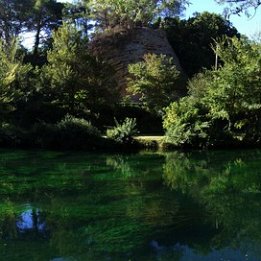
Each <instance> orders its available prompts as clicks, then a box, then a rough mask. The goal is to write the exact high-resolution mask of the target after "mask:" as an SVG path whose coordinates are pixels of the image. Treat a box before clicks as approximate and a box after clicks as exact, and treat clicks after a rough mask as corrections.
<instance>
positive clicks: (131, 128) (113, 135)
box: [106, 118, 138, 144]
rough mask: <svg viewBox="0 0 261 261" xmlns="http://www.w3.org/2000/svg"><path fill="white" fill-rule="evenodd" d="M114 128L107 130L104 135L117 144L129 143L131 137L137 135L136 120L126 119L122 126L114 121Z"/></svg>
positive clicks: (131, 139)
mask: <svg viewBox="0 0 261 261" xmlns="http://www.w3.org/2000/svg"><path fill="white" fill-rule="evenodd" d="M115 123H116V126H115V127H114V128H112V129H108V130H107V132H106V135H107V137H108V138H109V139H113V140H115V141H116V142H117V143H121V144H123V143H131V142H132V141H133V138H132V136H133V135H135V134H137V133H138V131H137V129H136V119H134V118H126V119H125V120H124V121H123V123H122V124H119V123H118V122H117V120H116V119H115Z"/></svg>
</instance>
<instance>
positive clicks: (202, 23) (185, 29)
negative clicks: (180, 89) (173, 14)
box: [159, 12, 240, 77]
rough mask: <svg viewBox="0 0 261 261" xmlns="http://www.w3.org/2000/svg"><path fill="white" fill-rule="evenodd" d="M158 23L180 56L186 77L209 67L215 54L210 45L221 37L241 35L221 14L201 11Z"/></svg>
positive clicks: (211, 65)
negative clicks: (189, 15)
mask: <svg viewBox="0 0 261 261" xmlns="http://www.w3.org/2000/svg"><path fill="white" fill-rule="evenodd" d="M159 26H160V27H161V28H163V29H164V30H165V31H166V33H167V37H168V40H169V42H170V44H171V46H172V47H173V49H174V50H175V52H176V54H177V56H178V57H182V58H181V59H180V64H181V67H182V68H183V70H184V71H185V72H186V73H187V75H188V76H189V77H191V76H193V75H194V74H196V73H199V72H200V71H202V68H206V69H211V68H212V67H213V65H214V62H215V53H214V52H213V50H212V48H211V45H213V44H214V41H215V40H217V39H219V38H222V37H224V36H228V37H234V36H236V37H238V38H239V37H240V35H239V33H238V31H237V30H236V28H235V27H234V26H233V25H232V24H231V22H229V21H228V20H226V19H224V18H223V17H222V16H221V15H218V14H214V13H209V12H203V13H196V14H194V16H193V17H190V18H189V19H187V20H180V19H179V18H165V19H164V20H163V21H161V22H160V24H159Z"/></svg>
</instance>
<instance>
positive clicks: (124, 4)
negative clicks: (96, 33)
mask: <svg viewBox="0 0 261 261" xmlns="http://www.w3.org/2000/svg"><path fill="white" fill-rule="evenodd" d="M86 2H87V6H88V8H89V10H90V13H91V16H92V17H93V19H94V20H95V21H97V22H98V24H99V25H100V26H101V27H102V28H107V27H114V26H116V25H121V26H131V25H144V26H147V25H148V24H150V23H151V22H152V21H154V20H155V19H156V18H157V17H159V16H166V15H168V16H169V15H174V14H177V13H180V12H181V11H182V10H183V8H184V6H185V5H186V4H188V2H189V1H187V0H139V1H136V0H127V1H121V0H120V1H119V0H91V1H86Z"/></svg>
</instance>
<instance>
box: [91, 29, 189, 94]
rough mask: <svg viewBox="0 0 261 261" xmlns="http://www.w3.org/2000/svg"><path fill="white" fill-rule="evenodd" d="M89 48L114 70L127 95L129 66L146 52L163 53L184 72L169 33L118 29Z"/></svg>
mask: <svg viewBox="0 0 261 261" xmlns="http://www.w3.org/2000/svg"><path fill="white" fill-rule="evenodd" d="M90 48H91V51H92V53H94V55H97V56H100V57H102V58H103V59H105V60H106V61H107V62H108V63H109V64H110V65H111V66H112V67H113V68H114V70H115V72H116V73H115V77H116V81H117V82H118V84H119V87H120V88H121V90H122V93H123V94H124V93H125V90H126V84H127V82H126V79H127V77H128V65H129V64H132V63H137V62H139V61H142V58H143V56H144V55H145V54H147V53H154V54H163V55H167V56H170V57H173V60H174V63H175V65H176V67H177V68H178V70H180V71H181V73H182V74H183V72H182V68H181V66H180V63H179V59H178V57H177V56H176V54H175V52H174V51H173V49H172V47H171V46H170V44H169V42H168V40H167V37H166V34H165V32H164V31H162V30H159V29H157V30H155V29H152V28H143V27H140V28H134V29H131V30H130V29H129V30H127V29H125V30H124V29H118V30H117V31H116V32H115V31H114V32H110V33H103V34H101V35H98V36H97V37H96V38H94V39H93V40H92V41H91V44H90ZM183 78H184V81H183V82H184V84H181V85H182V86H181V87H180V93H181V95H182V94H184V93H185V86H184V85H185V78H186V77H185V75H184V74H183Z"/></svg>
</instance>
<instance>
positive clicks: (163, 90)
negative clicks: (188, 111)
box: [128, 54, 180, 113]
mask: <svg viewBox="0 0 261 261" xmlns="http://www.w3.org/2000/svg"><path fill="white" fill-rule="evenodd" d="M129 73H130V78H129V80H128V91H129V92H130V93H131V94H132V95H136V96H137V97H138V98H139V100H140V102H141V103H142V105H143V106H144V107H145V108H146V109H147V110H149V111H151V112H156V113H159V112H160V111H161V110H162V108H163V107H165V106H167V105H169V103H170V102H171V101H173V100H175V99H177V98H178V97H179V96H180V87H179V83H180V82H179V76H180V72H179V71H178V70H177V68H176V66H175V65H174V63H173V58H168V57H166V56H164V55H158V56H157V55H155V54H146V55H145V56H144V61H142V62H138V63H136V64H131V65H129Z"/></svg>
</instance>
